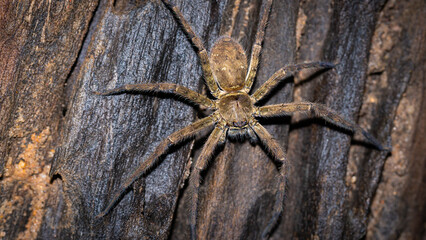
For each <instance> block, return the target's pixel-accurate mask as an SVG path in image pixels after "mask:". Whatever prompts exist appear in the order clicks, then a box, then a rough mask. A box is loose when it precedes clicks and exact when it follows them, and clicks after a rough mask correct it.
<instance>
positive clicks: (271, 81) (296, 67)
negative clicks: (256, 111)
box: [252, 62, 335, 102]
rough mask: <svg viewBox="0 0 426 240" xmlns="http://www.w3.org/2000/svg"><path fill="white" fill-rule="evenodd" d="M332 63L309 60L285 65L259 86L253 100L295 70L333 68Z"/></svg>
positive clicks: (262, 95)
mask: <svg viewBox="0 0 426 240" xmlns="http://www.w3.org/2000/svg"><path fill="white" fill-rule="evenodd" d="M334 66H335V64H334V63H328V62H310V63H299V64H295V65H289V66H285V67H283V68H281V69H279V70H278V71H276V72H275V73H274V74H273V75H272V76H271V77H270V78H269V79H268V80H267V81H266V82H265V83H264V84H263V85H262V86H260V87H259V88H258V89H257V90H256V91H255V92H254V93H253V95H252V97H253V98H254V100H255V101H256V102H258V101H259V100H261V99H262V98H263V97H265V96H266V95H268V93H269V92H271V91H272V89H274V88H275V87H276V86H277V85H278V84H279V83H280V82H281V81H282V80H284V79H286V78H287V77H290V76H292V75H294V74H295V73H296V72H298V71H301V70H303V69H306V68H323V69H327V68H333V67H334Z"/></svg>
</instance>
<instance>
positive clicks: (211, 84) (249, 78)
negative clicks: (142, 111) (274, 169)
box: [96, 0, 383, 239]
mask: <svg viewBox="0 0 426 240" xmlns="http://www.w3.org/2000/svg"><path fill="white" fill-rule="evenodd" d="M272 1H273V0H267V1H266V4H265V6H264V10H263V14H262V16H261V21H260V23H259V25H258V29H257V33H256V39H255V43H254V44H253V47H252V51H251V57H250V59H249V61H248V59H247V55H246V54H245V52H244V50H243V48H242V46H241V45H240V44H239V43H238V42H236V41H235V40H233V39H232V38H230V37H229V36H228V37H227V36H225V37H221V38H220V39H219V40H217V41H216V42H215V44H214V45H213V47H212V49H211V52H210V56H209V55H208V52H207V50H206V49H205V48H204V46H203V44H202V42H201V40H200V38H199V37H198V36H197V35H196V34H195V33H194V31H193V30H192V28H191V26H190V25H189V24H188V22H187V21H186V20H185V18H184V17H183V15H182V13H181V12H180V10H179V9H178V8H177V7H176V6H173V5H172V4H170V3H169V1H168V0H162V2H163V3H164V4H165V5H166V6H167V7H168V8H169V9H170V10H171V12H172V13H173V14H174V15H175V17H176V19H177V20H178V21H179V22H180V23H181V25H182V26H183V30H184V31H185V33H186V34H187V35H188V37H189V39H190V40H191V42H192V43H193V44H194V45H195V47H196V48H197V50H198V52H197V53H198V56H199V58H200V61H201V65H202V69H203V73H204V78H205V81H206V85H207V88H208V90H209V91H210V93H211V95H212V96H213V97H214V98H215V99H210V98H209V97H207V96H205V95H201V94H199V93H197V92H195V91H192V90H190V89H188V88H186V87H182V86H179V85H176V84H171V83H146V84H129V85H124V86H122V87H119V88H115V89H112V90H108V91H106V92H102V93H100V92H96V94H99V95H113V94H121V93H125V92H141V93H149V92H165V93H172V94H175V95H178V96H181V97H184V98H186V99H188V100H190V101H192V102H194V103H196V104H198V105H200V106H201V107H203V108H208V109H211V110H212V111H213V113H212V114H211V115H210V116H207V117H205V118H202V119H200V120H197V121H196V122H194V123H192V124H190V125H189V126H187V127H185V128H183V129H181V130H179V131H176V132H174V133H172V134H171V135H170V136H168V137H167V138H166V139H164V140H163V141H162V142H161V143H160V145H159V146H158V147H157V148H156V149H155V151H154V153H153V154H151V155H150V156H149V157H148V159H147V160H145V161H144V162H143V163H141V165H140V166H139V167H138V168H137V169H136V170H135V171H134V172H133V174H132V175H131V176H130V177H129V178H128V179H127V180H126V181H125V182H124V183H123V184H122V185H121V187H120V189H119V191H118V192H117V193H116V194H115V195H114V197H113V199H112V200H111V201H110V203H109V204H108V206H107V207H106V208H105V210H104V211H103V212H101V213H100V214H99V215H98V217H102V216H103V215H105V214H107V213H108V212H109V210H111V208H112V207H113V206H114V204H115V203H116V202H117V201H118V199H119V198H120V196H121V195H122V194H123V193H124V192H125V190H126V189H127V188H128V187H129V186H130V185H131V184H132V183H133V182H134V181H135V180H136V179H138V178H139V177H141V176H142V175H144V174H145V173H146V172H147V170H148V169H150V168H151V167H152V166H154V165H155V163H156V161H157V160H158V159H159V157H160V156H161V155H162V154H164V153H165V152H166V150H167V149H168V148H169V147H170V146H171V145H174V144H176V143H178V142H181V141H183V140H185V139H188V138H190V137H192V136H194V135H195V134H196V133H198V132H201V131H202V130H205V129H209V128H211V127H213V131H212V132H211V134H210V136H209V137H208V139H207V142H206V143H205V145H204V147H203V149H202V151H201V154H200V156H199V158H198V160H197V161H196V162H195V166H194V167H193V170H192V173H191V175H190V188H192V189H191V190H192V191H191V192H192V193H193V198H192V204H191V224H190V225H191V238H192V239H196V228H195V227H196V219H197V204H198V191H199V186H200V172H201V171H202V170H203V169H204V168H205V167H206V165H207V161H208V159H209V158H210V157H211V155H212V154H213V152H214V150H215V148H216V147H217V145H218V144H222V143H224V142H225V141H226V138H227V136H232V135H247V136H249V138H251V139H256V140H259V141H260V142H261V143H263V144H264V145H265V146H266V147H267V149H269V151H270V153H271V154H272V156H274V157H275V158H276V160H278V161H280V162H281V163H282V166H281V168H280V170H279V171H280V185H279V189H278V191H277V194H276V201H275V205H274V213H273V215H272V219H271V220H270V222H269V224H268V226H267V227H266V229H265V230H264V232H263V234H262V236H263V237H267V236H268V234H269V232H270V230H271V229H272V227H273V226H274V224H275V222H276V221H277V219H278V217H279V215H280V213H281V212H282V209H283V199H284V190H285V176H286V169H287V167H286V165H287V160H286V156H285V153H284V150H283V149H282V148H281V147H280V146H279V144H278V143H277V141H276V140H275V139H274V138H273V137H272V136H271V134H269V133H268V131H267V130H266V129H265V128H264V127H263V126H262V125H261V124H259V123H258V121H257V118H265V117H274V116H283V115H291V114H293V113H295V112H305V113H309V114H313V115H314V116H317V117H321V118H323V119H325V120H327V121H328V122H330V123H332V124H335V125H337V126H339V127H342V128H345V129H347V130H350V131H352V132H359V133H361V134H362V135H364V137H365V138H366V140H367V141H368V142H370V143H371V144H373V145H374V146H376V147H377V148H378V149H380V150H382V149H383V148H382V146H381V145H380V143H379V142H378V141H377V140H376V139H375V138H374V137H372V136H371V135H370V134H369V133H367V132H366V131H364V130H363V129H362V128H361V127H359V126H358V125H356V124H354V123H353V122H351V121H348V120H346V119H344V118H343V117H341V116H340V115H338V114H337V113H336V112H334V111H332V110H330V109H329V108H327V107H326V106H324V105H321V104H316V103H310V102H299V103H283V104H275V105H269V106H263V107H258V106H256V105H255V103H257V102H258V101H259V100H261V99H262V98H263V97H264V96H266V95H267V94H268V93H269V92H270V91H271V90H272V89H273V88H274V87H275V86H277V85H278V83H280V81H282V80H283V79H285V78H286V77H289V76H291V75H293V74H294V73H295V72H296V71H299V70H301V69H304V68H332V67H333V66H334V65H333V64H330V63H324V62H312V63H302V64H296V65H290V66H285V67H283V68H281V69H279V70H278V71H276V72H275V73H274V74H273V75H272V76H271V77H270V78H269V79H268V80H267V81H266V82H265V83H264V84H263V85H262V86H261V87H259V88H258V89H257V90H256V91H254V93H253V94H251V95H249V92H250V90H251V87H252V85H253V81H254V78H255V76H256V71H257V67H258V63H259V56H260V51H261V45H262V41H263V38H264V32H265V28H266V23H267V21H268V15H269V11H270V8H271V5H272ZM248 62H249V64H248Z"/></svg>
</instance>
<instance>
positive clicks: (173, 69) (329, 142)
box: [0, 0, 426, 239]
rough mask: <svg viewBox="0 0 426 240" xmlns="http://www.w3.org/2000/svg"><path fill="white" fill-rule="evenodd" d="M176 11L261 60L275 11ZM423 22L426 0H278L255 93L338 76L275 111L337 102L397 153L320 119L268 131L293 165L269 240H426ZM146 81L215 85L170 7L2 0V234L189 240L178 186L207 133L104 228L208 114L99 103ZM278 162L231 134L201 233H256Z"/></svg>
mask: <svg viewBox="0 0 426 240" xmlns="http://www.w3.org/2000/svg"><path fill="white" fill-rule="evenodd" d="M171 2H172V3H173V4H176V5H177V6H179V8H180V9H181V10H182V12H183V14H184V16H185V18H186V19H187V20H188V22H189V23H190V24H191V26H192V27H193V29H194V31H195V32H196V33H197V34H198V35H199V36H200V37H201V39H202V40H203V42H204V43H205V45H206V46H207V48H208V49H210V48H211V46H212V45H213V43H214V42H215V40H216V39H217V38H218V37H219V36H221V35H223V34H224V33H226V32H231V33H232V36H233V37H234V38H235V39H237V40H238V41H239V42H240V43H241V44H242V45H243V47H244V48H245V49H246V50H247V52H250V49H251V44H252V43H253V40H254V36H255V33H256V27H257V23H258V20H259V13H260V11H261V9H262V6H263V5H262V1H261V0H256V1H249V0H235V1H234V0H171ZM425 16H426V7H425V2H424V1H423V0H412V1H408V0H405V1H396V0H387V1H386V0H375V1H374V0H371V1H367V0H364V1H337V0H336V1H332V0H318V1H300V2H298V1H292V0H275V2H274V4H273V6H272V11H271V15H270V20H269V24H268V28H267V31H266V36H265V41H264V44H263V46H264V48H263V52H262V58H261V65H260V69H259V72H258V75H257V79H256V83H255V86H254V87H255V88H257V87H258V86H260V84H262V83H263V82H264V81H266V80H267V79H268V77H270V76H271V75H272V74H273V73H274V72H275V71H276V70H278V69H279V68H281V67H282V66H284V65H286V64H291V63H297V62H304V61H318V60H323V61H329V62H335V63H338V66H337V67H336V68H335V69H334V70H330V71H326V72H319V73H318V72H316V73H314V72H307V71H304V72H301V73H300V74H298V75H297V76H296V77H295V78H289V79H287V80H286V81H284V83H283V84H282V85H280V87H279V88H278V89H277V90H276V91H274V94H273V95H271V97H270V98H268V99H267V100H266V101H263V102H262V103H263V104H272V103H280V102H290V101H293V100H294V101H312V102H318V103H323V104H325V105H327V106H329V107H330V108H332V109H334V110H336V111H338V112H339V113H341V114H342V115H343V116H345V117H346V118H348V119H351V120H353V121H355V122H357V123H358V124H359V125H361V126H362V127H363V128H365V129H367V130H368V131H369V132H370V133H371V134H372V135H373V136H375V137H376V138H377V139H378V140H379V141H380V142H381V143H383V145H385V146H388V145H392V152H391V155H387V154H386V153H385V152H380V151H377V150H375V149H374V148H373V147H372V146H370V145H368V144H366V143H365V142H363V139H362V137H361V136H357V135H356V136H354V138H351V135H350V133H348V132H345V131H342V130H341V129H338V128H336V127H333V126H332V125H330V124H327V123H326V122H325V121H323V120H321V119H308V118H307V117H306V116H302V115H300V116H299V115H296V116H294V117H293V118H282V119H272V120H269V121H263V122H262V124H264V125H265V126H267V129H268V130H269V131H270V132H271V133H272V134H273V135H274V137H275V138H276V139H277V140H278V141H279V143H280V144H281V145H282V147H284V148H285V149H287V152H288V160H289V163H290V167H291V171H290V172H289V174H288V176H287V177H288V182H289V184H288V187H287V192H286V199H285V209H284V212H283V214H282V217H281V219H280V222H279V224H278V225H277V228H276V229H275V231H274V233H273V235H272V237H271V239H360V238H366V239H422V237H424V234H425V229H424V224H425V217H424V216H425V215H426V213H425V200H424V199H425V198H426V188H425V181H426V180H425V179H426V177H425V175H426V174H425V173H426V172H425V167H426V157H425V153H426V144H425V143H424V142H425V140H426V139H425V134H426V132H425V131H426V130H425V129H426V116H425V112H426V101H425V99H424V98H425V96H426V95H425V94H426V91H425V84H426V82H425V67H424V66H425V56H426V51H425V39H426V36H425V35H426V31H425V28H426V25H425V24H424V23H425V22H426V19H425V18H426V17H425ZM142 82H172V83H178V84H180V85H183V86H186V87H188V88H190V89H193V90H196V91H200V92H205V87H204V85H203V80H202V72H201V68H200V64H199V60H198V58H197V55H196V54H195V52H194V49H193V47H192V46H191V45H190V42H189V41H188V40H187V39H186V36H185V35H184V34H183V32H182V30H181V29H180V28H179V26H178V25H177V24H176V21H175V20H174V19H173V17H172V15H171V13H170V11H169V10H167V9H166V8H165V7H164V5H163V4H162V3H161V2H160V1H158V0H152V1H148V0H145V1H143V0H139V1H138V0H128V1H125V0H116V1H75V0H62V1H25V0H24V1H22V0H14V1H13V0H0V174H1V175H0V239H34V238H38V239H52V238H58V239H69V238H72V239H88V238H101V239H105V238H107V239H118V238H121V239H131V238H137V239H167V238H169V239H188V237H189V225H188V223H189V212H188V211H189V209H188V206H187V200H188V198H190V194H187V193H186V192H185V189H186V187H183V188H181V186H183V184H184V183H185V182H184V179H185V177H184V176H185V174H186V173H188V171H187V170H185V168H186V166H187V165H188V164H187V163H189V161H191V160H195V159H196V156H197V154H198V152H199V149H200V147H201V146H202V144H203V141H204V140H205V138H203V136H205V135H201V136H199V138H197V139H199V140H198V141H187V142H186V143H184V144H182V145H180V146H178V147H175V148H173V149H172V150H171V151H170V153H169V154H167V155H166V156H165V157H163V161H162V162H161V163H160V164H159V165H158V166H157V167H156V168H155V169H153V170H152V171H151V172H150V173H149V174H148V175H147V176H146V177H144V178H141V179H140V180H138V181H136V182H135V184H134V185H133V188H131V189H129V191H128V192H127V194H126V195H124V196H123V198H122V199H121V200H120V202H119V203H118V204H117V205H116V207H115V208H113V210H112V211H111V212H110V214H108V215H107V216H106V217H104V218H103V219H101V220H99V221H96V220H95V218H94V216H95V215H97V214H98V213H99V212H100V211H102V210H103V209H104V207H105V206H106V204H107V203H108V201H109V200H111V198H112V194H113V193H114V192H115V190H116V189H117V188H118V187H119V185H120V183H122V182H123V181H124V179H125V178H126V177H127V176H128V175H129V174H131V172H132V171H133V169H134V168H135V167H136V166H138V164H139V163H141V162H142V161H144V160H145V159H146V158H147V157H148V156H149V154H150V153H152V151H153V150H154V148H155V147H156V146H157V144H158V143H159V142H160V141H161V140H162V139H163V138H165V137H166V136H167V135H169V134H170V133H172V132H173V131H176V130H178V129H179V128H181V127H183V126H186V125H188V124H190V123H191V122H193V121H194V120H195V119H196V118H197V117H201V116H202V113H199V111H197V110H194V109H193V108H192V107H191V105H188V104H187V103H185V102H182V101H179V99H171V98H166V97H164V96H160V97H153V96H144V95H131V94H128V95H119V96H111V97H100V96H96V95H93V94H92V93H91V91H92V90H98V91H101V90H104V89H110V88H113V87H116V86H119V85H122V84H126V83H142ZM277 167H278V165H277V164H276V163H274V162H273V160H272V159H271V158H270V157H269V156H268V155H267V154H265V151H264V149H262V148H261V147H259V146H253V145H251V144H249V143H248V142H247V141H246V142H238V141H234V142H232V141H228V142H227V144H226V146H225V147H224V148H223V149H221V151H220V152H219V153H218V154H217V155H216V156H215V157H214V158H213V159H212V160H211V162H210V165H209V167H208V169H207V171H205V172H204V174H203V179H204V180H203V182H202V189H201V195H200V199H199V202H200V203H199V215H198V222H197V231H198V234H199V237H200V239H259V237H260V234H261V232H262V230H263V228H264V227H265V226H266V225H267V223H268V220H269V218H270V216H271V212H272V205H273V201H274V194H275V192H276V190H277V186H278V171H277ZM49 174H50V176H49Z"/></svg>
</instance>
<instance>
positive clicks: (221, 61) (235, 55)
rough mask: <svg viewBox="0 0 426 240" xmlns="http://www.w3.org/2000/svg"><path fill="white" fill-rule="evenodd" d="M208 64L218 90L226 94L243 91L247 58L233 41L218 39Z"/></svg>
mask: <svg viewBox="0 0 426 240" xmlns="http://www.w3.org/2000/svg"><path fill="white" fill-rule="evenodd" d="M210 63H211V68H212V71H213V75H214V77H215V79H216V81H217V83H218V84H219V86H220V88H222V89H223V90H225V91H227V92H232V91H238V90H241V89H243V87H244V81H245V77H246V74H247V56H246V53H245V52H244V49H243V47H242V46H241V45H240V44H239V43H237V42H236V41H235V40H234V39H232V38H229V37H223V38H221V39H219V40H218V41H217V42H216V43H215V44H214V46H213V48H212V50H211V53H210Z"/></svg>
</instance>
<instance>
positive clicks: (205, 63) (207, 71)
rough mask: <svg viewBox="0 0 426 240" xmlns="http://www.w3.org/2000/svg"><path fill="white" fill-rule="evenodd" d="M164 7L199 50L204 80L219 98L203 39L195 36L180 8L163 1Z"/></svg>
mask: <svg viewBox="0 0 426 240" xmlns="http://www.w3.org/2000/svg"><path fill="white" fill-rule="evenodd" d="M162 1H163V3H164V5H166V7H167V8H169V9H170V11H171V12H172V13H173V14H174V16H175V17H176V18H177V20H178V21H179V23H180V24H181V25H182V27H183V30H184V31H185V33H186V34H187V36H188V37H189V39H190V40H191V43H192V44H194V46H195V47H196V48H197V50H198V52H197V54H198V57H199V58H200V61H201V67H202V69H203V72H204V78H205V80H206V84H207V87H208V88H209V91H210V92H211V94H212V95H213V96H215V97H218V95H219V87H218V85H217V83H216V81H215V80H214V77H213V72H212V70H211V67H210V60H209V55H208V53H207V50H206V48H205V47H204V45H203V43H202V42H201V39H200V38H199V37H198V36H197V35H196V34H195V32H194V31H193V30H192V28H191V25H189V23H188V22H187V21H186V19H185V18H184V17H183V14H182V12H181V11H180V10H179V8H178V7H177V6H175V5H173V4H171V3H170V2H169V0H162Z"/></svg>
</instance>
